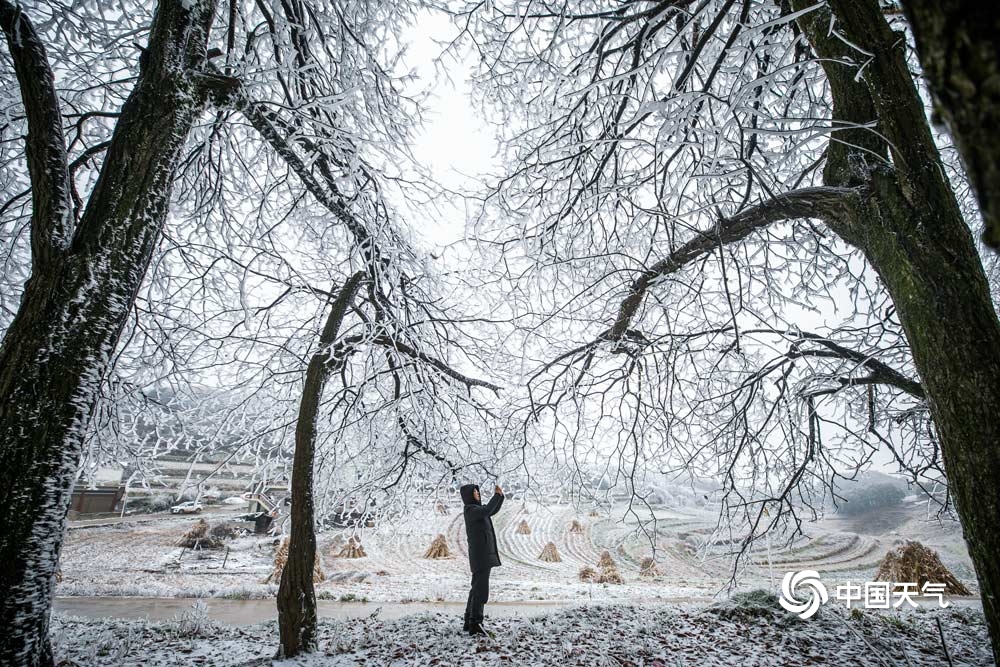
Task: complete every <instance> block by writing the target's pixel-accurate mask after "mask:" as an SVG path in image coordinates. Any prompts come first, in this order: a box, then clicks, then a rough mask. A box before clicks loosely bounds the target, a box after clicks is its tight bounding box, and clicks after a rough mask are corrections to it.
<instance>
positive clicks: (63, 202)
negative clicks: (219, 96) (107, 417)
mask: <svg viewBox="0 0 1000 667" xmlns="http://www.w3.org/2000/svg"><path fill="white" fill-rule="evenodd" d="M214 14H215V5H214V3H212V2H199V3H186V2H174V1H171V0H164V1H163V2H161V3H159V5H158V6H157V9H156V13H155V16H154V18H153V20H152V24H151V27H150V33H149V43H148V44H147V46H146V49H145V51H144V54H143V57H142V62H141V66H140V72H139V77H138V79H137V80H136V83H135V86H134V88H133V90H132V93H131V94H130V95H129V98H128V99H127V100H126V101H125V103H124V105H123V106H122V108H121V111H120V112H119V115H118V119H117V122H116V124H115V131H114V134H113V136H112V137H111V139H110V143H109V144H108V146H107V149H106V150H107V153H106V155H105V158H104V161H103V165H102V168H101V172H100V175H99V177H98V179H97V181H96V183H95V185H94V187H93V190H92V192H91V193H90V196H89V197H88V199H87V202H86V205H85V206H83V207H82V210H81V211H80V216H79V219H77V217H76V215H75V213H74V211H75V210H76V208H75V206H74V202H73V191H72V173H71V165H70V163H69V161H68V158H67V149H66V144H65V142H64V139H63V121H62V111H61V109H60V101H59V97H58V94H57V92H56V89H55V85H54V81H53V75H52V68H51V66H50V63H49V61H48V58H47V56H46V48H45V44H44V43H43V42H42V39H41V38H40V36H39V33H38V32H37V31H36V30H35V28H34V26H33V24H32V22H31V21H30V19H29V17H28V16H27V14H26V13H25V12H24V11H23V10H22V8H21V7H19V6H17V5H14V4H13V3H10V2H3V3H0V24H2V27H3V30H4V34H5V36H6V38H7V45H8V48H9V50H10V54H11V58H12V61H13V64H14V70H15V72H16V73H17V76H18V84H19V87H20V90H21V98H22V101H23V104H24V109H25V113H26V116H27V125H28V136H27V139H26V157H27V163H28V169H29V171H30V174H31V198H32V209H31V224H30V233H31V261H32V264H31V266H32V268H31V277H30V278H29V280H28V282H27V284H26V286H25V288H24V293H23V296H22V298H21V304H20V307H19V308H18V311H17V315H16V316H15V317H14V318H13V320H12V321H11V323H10V326H9V327H8V328H7V331H6V335H5V337H4V339H3V346H2V349H0V368H2V370H0V405H2V407H0V433H2V435H0V440H2V442H3V449H2V452H0V457H2V458H0V462H2V467H3V473H2V474H3V475H4V479H3V481H2V486H3V492H2V493H3V499H4V500H3V507H4V508H5V512H4V520H3V521H4V527H3V530H2V534H3V537H2V538H0V556H2V558H3V560H4V562H5V563H6V566H5V568H4V573H3V575H2V583H3V588H4V590H5V591H7V595H5V598H4V601H3V603H2V606H0V610H2V611H0V622H2V623H3V625H4V627H5V628H6V631H5V632H4V639H3V643H2V647H0V656H2V659H3V661H4V662H7V663H9V664H16V665H44V664H51V663H52V655H51V651H50V648H49V642H48V637H47V630H48V618H49V604H50V601H51V596H52V587H53V583H54V576H55V567H56V561H57V559H58V553H59V547H60V543H61V540H62V535H63V527H64V522H65V517H66V510H67V507H68V501H69V493H70V487H71V485H72V481H73V477H74V474H75V472H76V466H77V464H78V461H79V457H80V454H81V446H82V442H83V438H84V435H85V432H86V429H87V425H88V423H89V421H90V417H91V414H92V411H93V407H94V402H95V394H96V391H97V388H98V385H99V383H100V381H101V378H102V377H103V376H104V375H105V373H106V371H107V368H108V364H109V362H110V359H111V357H112V355H113V352H114V349H115V346H116V344H117V342H118V338H119V335H120V333H121V330H122V327H123V325H124V323H125V318H126V317H127V314H128V311H129V308H130V307H131V304H132V300H133V298H134V295H135V292H136V290H137V289H138V287H139V283H140V281H141V280H142V276H143V274H144V273H145V270H146V266H147V264H148V262H149V260H150V257H151V255H152V251H153V248H154V246H155V245H156V242H157V239H158V234H159V231H160V229H161V227H162V225H163V223H164V220H165V218H166V214H167V209H168V202H169V199H170V193H171V189H172V184H173V175H174V172H175V170H176V168H177V165H178V162H179V159H180V157H181V154H182V153H181V151H182V148H183V146H184V143H185V139H186V137H187V135H188V132H189V130H190V128H191V126H192V124H193V123H194V122H195V120H196V118H197V117H198V115H199V114H200V113H201V111H202V109H203V108H204V107H205V104H206V102H207V101H208V100H209V98H210V97H211V96H212V95H213V94H216V93H218V92H219V91H220V90H223V89H225V88H226V87H227V86H228V83H227V82H226V80H225V79H224V78H220V77H217V76H215V75H213V74H212V73H210V72H208V71H206V69H205V61H206V44H207V40H208V37H209V31H210V28H211V25H212V21H213V18H214Z"/></svg>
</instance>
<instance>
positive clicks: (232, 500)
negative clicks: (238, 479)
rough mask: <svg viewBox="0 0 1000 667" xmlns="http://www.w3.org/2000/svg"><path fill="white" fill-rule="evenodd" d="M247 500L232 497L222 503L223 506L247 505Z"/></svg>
mask: <svg viewBox="0 0 1000 667" xmlns="http://www.w3.org/2000/svg"><path fill="white" fill-rule="evenodd" d="M247 502H248V501H247V499H246V498H243V497H241V496H230V497H229V498H226V499H225V500H223V501H222V504H223V505H246V504H247Z"/></svg>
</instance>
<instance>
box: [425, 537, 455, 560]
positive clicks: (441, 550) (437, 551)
mask: <svg viewBox="0 0 1000 667" xmlns="http://www.w3.org/2000/svg"><path fill="white" fill-rule="evenodd" d="M424 558H451V551H449V550H448V540H446V539H445V537H444V535H441V534H439V535H438V536H437V537H435V538H434V541H433V542H431V546H430V548H429V549H427V552H426V553H424Z"/></svg>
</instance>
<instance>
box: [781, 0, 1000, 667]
mask: <svg viewBox="0 0 1000 667" xmlns="http://www.w3.org/2000/svg"><path fill="white" fill-rule="evenodd" d="M794 4H796V5H798V6H799V7H802V8H804V7H805V6H806V5H808V4H809V2H808V0H794ZM830 6H831V8H832V10H833V12H834V15H835V16H836V18H837V23H836V29H837V30H838V31H840V32H841V34H843V35H844V36H845V38H846V42H849V43H851V44H856V45H857V46H858V47H860V48H861V49H864V50H865V51H867V52H868V53H871V54H874V57H873V58H872V60H871V62H869V63H867V64H866V66H865V67H864V70H863V79H862V80H858V79H856V78H855V75H856V73H857V66H853V65H847V64H845V57H847V56H852V57H853V60H854V62H863V61H864V59H866V58H867V57H866V56H862V54H860V53H858V52H857V51H853V52H852V49H851V47H849V46H848V45H847V44H846V43H845V41H844V40H841V39H839V38H838V37H836V36H831V35H830V34H829V25H830V23H829V14H828V13H827V12H826V11H825V10H823V11H820V12H813V13H811V14H810V15H807V16H806V17H805V18H803V19H801V20H800V24H801V25H802V27H803V28H804V29H805V31H806V33H807V35H808V36H809V39H810V42H811V43H812V45H813V48H814V49H815V50H816V52H817V54H818V55H819V56H820V58H822V59H823V60H822V63H823V67H824V69H825V71H826V74H827V78H828V79H829V80H830V83H831V91H832V94H833V98H834V117H835V118H836V119H838V120H842V121H845V122H848V123H866V122H870V121H872V120H875V119H877V121H878V127H877V131H878V132H879V133H880V134H876V133H875V132H870V131H865V130H848V131H843V132H841V133H839V134H840V136H835V137H834V141H832V142H831V150H830V153H829V157H828V163H827V165H826V169H825V172H824V180H825V181H826V184H827V185H837V186H843V185H849V184H856V183H857V182H859V181H866V182H867V183H868V184H869V187H870V188H871V196H870V197H867V198H864V199H863V200H862V202H861V203H860V204H859V205H858V210H857V212H856V214H855V215H854V216H851V217H850V218H849V219H847V220H845V221H844V222H841V223H838V222H834V223H832V224H831V226H832V227H833V228H834V231H836V232H837V233H838V234H839V235H841V236H842V237H843V238H844V239H845V240H847V241H848V242H849V243H851V244H853V245H855V246H856V247H858V248H859V249H861V250H862V251H863V252H864V254H865V256H866V257H867V258H868V260H869V262H870V263H871V264H872V266H873V267H874V268H875V270H876V271H877V272H878V274H879V276H880V277H881V279H882V281H883V282H884V283H885V285H886V287H887V289H888V291H889V293H890V294H891V295H892V299H893V303H894V304H895V306H896V310H897V313H898V315H899V318H900V321H901V323H902V325H903V328H904V329H905V331H906V336H907V340H908V342H909V344H910V348H911V350H912V354H913V359H914V362H915V364H916V367H917V372H918V373H919V374H920V378H921V380H922V382H923V385H924V388H925V392H926V395H927V398H928V402H929V405H930V409H931V414H932V416H933V418H934V423H935V426H936V429H937V432H938V435H939V436H940V439H941V452H942V457H943V460H944V464H945V472H946V474H947V476H948V483H949V486H950V489H951V496H952V498H953V499H954V501H955V508H956V510H957V512H958V516H959V519H960V521H961V523H962V528H963V531H964V535H965V540H966V543H967V545H968V548H969V553H970V555H971V556H972V560H973V563H974V564H975V567H976V575H977V577H978V579H979V587H980V593H981V595H982V600H983V611H984V613H985V616H986V620H987V624H988V626H989V631H990V636H991V638H992V641H993V653H994V657H995V659H996V661H997V663H998V664H1000V559H998V558H997V555H998V554H1000V419H997V415H996V406H997V405H1000V322H998V321H997V315H996V311H995V310H994V308H993V304H992V301H991V299H990V293H989V288H988V284H987V281H986V277H985V275H984V273H983V268H982V263H981V262H980V259H979V257H978V255H977V253H976V249H975V245H974V243H973V238H972V235H971V234H970V232H969V229H968V226H967V225H966V223H965V221H964V220H963V218H962V215H961V211H960V209H959V207H958V203H957V202H956V200H955V197H954V194H953V192H952V191H951V188H950V185H949V183H948V181H947V179H946V178H945V175H944V169H943V168H942V165H941V159H940V155H939V154H938V151H937V148H936V147H935V145H934V142H933V139H932V136H931V132H930V127H929V124H928V122H927V119H926V117H925V115H924V109H923V105H922V103H921V101H920V98H919V96H918V94H917V90H916V88H915V86H914V83H913V79H912V77H911V76H910V73H909V70H908V69H907V67H906V62H905V58H904V55H905V54H904V52H903V49H904V46H905V40H904V39H902V37H901V36H900V35H897V34H896V33H894V32H893V31H892V30H891V29H890V28H889V25H888V24H887V23H886V21H885V19H884V17H883V16H882V14H881V12H880V10H879V6H878V3H877V2H876V0H830ZM848 133H850V134H851V136H845V135H847V134H848ZM881 137H885V139H886V140H887V141H885V140H883V139H882V138H881ZM866 156H867V157H866ZM873 156H874V158H873ZM879 157H882V158H884V161H880V160H879V159H878V158H879ZM890 160H891V163H890Z"/></svg>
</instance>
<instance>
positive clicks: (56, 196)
mask: <svg viewBox="0 0 1000 667" xmlns="http://www.w3.org/2000/svg"><path fill="white" fill-rule="evenodd" d="M0 27H2V28H3V32H4V35H5V36H6V38H7V46H8V48H9V49H10V55H11V59H12V60H13V62H14V71H15V72H16V73H17V83H18V86H19V87H20V90H21V100H22V102H23V104H24V111H25V115H26V116H27V119H28V137H27V140H26V142H25V157H26V159H27V162H28V170H29V173H30V174H31V203H32V220H31V259H32V262H33V264H34V266H35V267H36V270H37V268H38V267H40V266H41V265H42V264H44V263H47V262H49V261H51V260H52V259H54V258H55V257H56V256H57V255H58V254H59V253H61V252H62V251H63V250H65V249H66V247H67V246H68V245H69V240H70V238H71V237H72V234H73V217H72V211H73V204H72V200H71V198H70V182H69V167H68V166H67V156H66V144H65V143H64V142H63V137H62V114H61V112H60V110H59V97H58V95H57V94H56V88H55V80H54V77H53V75H52V68H51V67H50V66H49V61H48V57H47V56H46V53H45V45H44V44H43V43H42V40H41V39H40V38H39V36H38V33H37V32H35V27H34V26H33V25H32V23H31V21H30V20H29V19H28V17H27V15H26V14H25V13H24V11H23V9H22V8H21V6H20V5H15V4H13V3H11V2H9V1H8V0H0Z"/></svg>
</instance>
